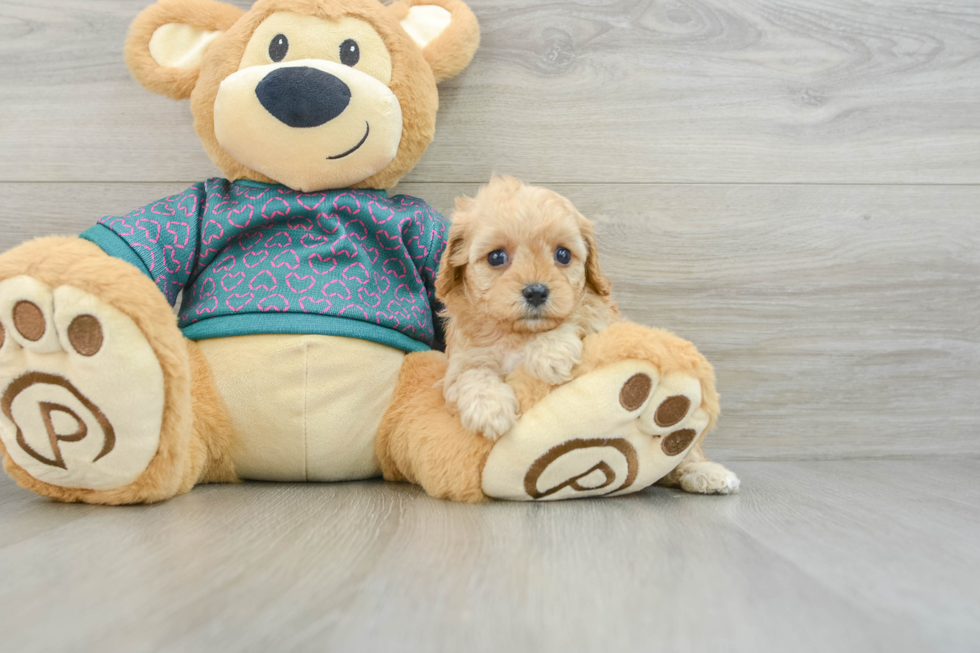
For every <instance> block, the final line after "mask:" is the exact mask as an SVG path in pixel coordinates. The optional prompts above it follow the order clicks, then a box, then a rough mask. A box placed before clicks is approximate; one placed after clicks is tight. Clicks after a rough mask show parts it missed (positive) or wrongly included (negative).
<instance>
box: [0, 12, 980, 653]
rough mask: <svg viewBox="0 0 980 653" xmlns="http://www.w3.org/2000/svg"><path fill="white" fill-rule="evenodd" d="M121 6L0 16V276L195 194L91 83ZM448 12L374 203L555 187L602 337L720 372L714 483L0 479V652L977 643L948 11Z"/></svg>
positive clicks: (965, 191) (976, 44) (970, 157)
mask: <svg viewBox="0 0 980 653" xmlns="http://www.w3.org/2000/svg"><path fill="white" fill-rule="evenodd" d="M149 1H150V0H0V153H2V154H3V156H0V197H2V201H0V227H2V228H0V251H3V250H6V249H8V248H10V247H12V246H14V245H16V244H17V243H19V242H21V241H23V240H24V239H27V238H30V237H35V236H41V235H46V234H51V233H62V234H75V233H78V232H80V231H81V230H83V229H85V228H87V227H88V226H90V225H91V224H92V222H93V221H94V220H95V219H96V218H98V217H99V216H101V215H104V214H113V213H124V212H127V211H129V210H131V209H132V208H134V207H137V206H140V205H143V204H145V203H147V202H150V201H153V200H155V199H158V198H159V197H163V196H165V195H168V194H171V193H173V192H176V191H179V190H182V189H184V188H185V187H186V186H188V185H189V184H191V183H193V182H196V181H200V180H201V179H204V178H206V177H209V176H214V175H216V174H217V171H216V169H215V168H214V166H213V165H212V164H211V163H210V161H209V160H208V159H207V157H206V156H205V154H204V153H203V151H202V148H201V146H200V144H199V143H198V141H197V138H196V136H195V135H194V132H193V129H192V126H191V117H190V115H189V112H188V109H187V105H186V103H173V102H170V101H168V100H166V99H164V98H161V97H158V96H154V95H152V94H150V93H148V92H146V91H144V90H142V89H141V88H139V87H138V85H137V84H136V83H135V82H133V81H132V80H131V79H130V78H129V76H128V73H127V72H126V69H125V66H124V64H123V62H122V43H123V39H124V36H125V32H126V28H127V26H128V24H129V22H130V21H131V20H132V18H133V17H134V16H135V15H136V14H137V13H138V11H139V10H140V9H141V8H143V7H144V6H146V4H148V3H149ZM234 4H238V5H240V6H243V7H245V6H247V4H248V3H247V2H245V1H243V0H235V1H234ZM470 4H471V6H472V7H473V8H474V11H475V12H476V13H477V15H478V18H479V19H480V21H481V25H482V29H483V42H482V46H481V49H480V51H479V52H478V54H477V57H476V59H475V61H474V63H473V65H472V66H471V68H470V69H468V70H467V71H466V72H465V73H464V74H463V75H461V76H460V77H459V78H457V79H454V80H451V81H449V82H447V83H445V84H444V85H443V86H442V88H441V111H440V114H439V120H438V126H437V134H436V140H435V142H434V143H433V145H432V146H431V147H430V148H429V151H428V152H427V154H426V155H425V157H424V158H423V159H422V161H421V162H420V164H419V165H418V166H417V168H416V169H415V170H414V171H413V172H412V173H411V174H410V175H409V177H408V178H407V179H406V182H405V183H403V184H402V185H401V186H399V188H398V189H397V191H398V192H403V193H409V194H414V195H418V196H420V197H422V198H425V199H427V200H428V201H430V202H431V203H432V204H433V205H434V206H435V207H436V208H438V209H440V210H442V211H446V212H448V211H449V210H450V209H451V207H452V205H453V198H454V197H455V196H457V195H459V194H463V193H472V192H473V191H474V190H475V189H476V188H477V186H478V185H479V184H480V183H482V182H485V181H486V179H487V178H488V177H489V175H490V173H491V172H492V171H495V170H496V171H499V172H506V173H510V174H514V175H517V176H519V177H522V178H524V179H526V180H528V181H532V182H537V183H543V184H546V185H549V186H551V187H553V188H555V189H556V190H558V191H559V192H562V193H564V194H566V195H568V196H569V197H570V198H571V199H572V200H573V201H574V202H575V203H576V204H577V205H578V206H579V207H580V208H581V209H582V210H583V212H584V213H586V215H588V216H590V217H592V218H593V219H594V220H595V221H596V223H597V232H598V234H599V240H600V247H601V255H602V260H603V265H604V268H605V269H606V270H607V272H608V274H609V276H610V277H611V279H612V280H613V282H614V286H615V289H616V292H617V295H618V298H619V300H620V303H621V305H622V306H623V308H624V309H625V311H626V313H627V314H628V315H629V316H630V317H632V318H633V319H635V320H637V321H639V322H643V323H645V324H650V325H655V326H662V327H666V328H669V329H672V330H674V331H676V332H677V333H679V334H680V335H682V336H685V337H687V338H689V339H691V340H692V341H694V342H695V343H696V344H697V345H698V346H699V348H701V349H702V350H703V351H704V352H705V353H706V354H707V356H708V357H709V358H710V359H711V360H712V362H713V363H714V364H715V366H716V369H717V372H718V379H719V389H720V390H721V392H722V405H723V416H722V420H721V423H720V428H719V430H718V431H717V433H716V434H714V435H713V436H712V438H711V439H710V440H709V442H708V449H709V451H710V452H712V453H713V454H714V455H715V456H716V457H717V458H718V459H720V460H722V461H724V462H726V463H729V464H730V465H731V466H732V467H733V468H734V469H735V470H736V471H737V472H738V473H740V474H741V476H742V480H743V485H742V487H743V490H742V492H741V494H739V495H738V496H734V497H725V498H719V497H693V496H686V495H683V494H679V493H675V492H671V491H667V490H662V489H652V490H649V491H646V492H644V493H641V494H639V495H637V496H634V497H629V498H623V499H617V500H614V501H582V502H569V503H564V504H561V505H542V506H527V505H513V504H493V505H488V506H478V507H471V506H457V505H451V504H446V503H442V502H438V501H433V500H430V499H428V498H427V497H425V496H424V495H423V494H421V493H420V492H419V491H418V490H417V489H415V488H411V487H408V486H402V485H386V484H383V483H380V482H371V483H358V484H339V485H317V486H314V485H308V486H300V485H272V484H246V485H243V486H231V487H203V488H198V489H196V490H194V491H193V492H191V493H190V494H189V495H187V496H184V497H181V498H179V499H176V500H173V501H170V502H167V503H164V504H161V505H157V506H150V507H139V508H100V507H92V506H66V505H57V504H53V503H49V502H47V501H45V500H43V499H40V498H38V497H36V496H33V495H31V494H30V493H28V492H26V491H24V490H21V489H19V488H17V487H16V486H14V485H13V483H12V482H11V481H10V480H9V479H6V478H3V479H0V578H2V579H3V582H2V583H0V607H2V612H0V632H2V638H3V639H2V640H0V641H2V644H0V650H11V651H32V650H37V651H49V650H71V651H84V650H124V651H141V650H147V651H150V650H152V651H157V650H174V651H196V650H249V651H251V650H254V651H270V650H275V651H280V650H281V651H289V650H324V649H328V650H357V651H374V650H378V651H381V650H386V651H387V650H405V651H453V652H455V651H461V650H466V651H483V650H488V651H489V650H494V651H497V650H505V651H535V652H542V651H552V650H554V651H584V650H590V651H603V652H604V651H615V650H626V651H633V650H636V651H649V650H666V651H681V652H683V651H707V650H721V651H728V650H732V651H749V650H751V651H753V652H761V653H766V652H768V651H794V652H797V651H798V652H803V651H820V652H823V651H877V650H882V651H886V650H887V651H980V589H978V588H980V545H978V542H980V511H978V509H977V507H976V506H977V505H978V500H980V490H978V489H977V487H978V484H977V483H976V480H975V479H976V478H977V477H978V476H980V410H978V409H977V397H978V396H980V292H978V289H980V4H977V3H976V2H974V1H973V0H948V1H945V2H943V3H922V2H914V1H913V0H862V1H859V0H786V1H785V2H778V3H774V2H769V1H767V0H700V1H687V0H667V1H660V0H557V1H556V0H472V2H471V3H470Z"/></svg>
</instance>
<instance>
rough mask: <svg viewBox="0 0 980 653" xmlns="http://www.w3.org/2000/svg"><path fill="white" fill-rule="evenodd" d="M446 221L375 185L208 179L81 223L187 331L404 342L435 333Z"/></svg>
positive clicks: (428, 342) (421, 344) (416, 342)
mask: <svg viewBox="0 0 980 653" xmlns="http://www.w3.org/2000/svg"><path fill="white" fill-rule="evenodd" d="M445 230H446V221H445V219H443V218H442V216H440V215H439V214H438V213H437V212H436V211H434V210H433V209H432V208H431V207H429V205H428V204H426V203H425V202H423V201H422V200H419V199H417V198H414V197H409V196H407V195H397V196H395V197H391V198H389V197H388V196H387V194H386V193H385V192H384V191H344V192H328V193H310V194H305V193H298V192H296V191H292V190H290V189H288V188H285V187H283V186H270V185H267V184H260V183H256V182H247V181H240V182H228V181H227V180H223V179H211V180H208V181H206V182H204V183H201V184H195V185H194V186H192V187H191V188H189V189H187V190H186V191H184V192H183V193H180V194H178V195H174V196H171V197H168V198H166V199H163V200H160V201H159V202H155V203H153V204H150V205H147V206H145V207H143V208H140V209H137V210H135V211H133V212H131V213H129V214H127V215H125V216H107V217H104V218H102V219H101V220H100V221H99V223H98V225H97V226H95V227H93V228H91V229H89V230H88V231H86V232H85V233H83V234H82V238H85V239H87V240H91V241H92V242H94V243H96V244H98V245H99V246H100V247H102V248H103V249H104V250H105V251H106V252H107V253H109V254H112V255H114V256H118V257H120V258H124V259H126V260H128V261H130V262H132V263H134V264H135V265H137V266H138V267H140V268H141V269H142V270H143V271H144V272H145V273H146V274H147V275H148V276H149V277H150V278H152V279H153V280H154V282H155V283H156V285H157V287H158V288H159V289H160V291H161V292H162V293H163V294H164V296H165V297H166V298H167V301H169V302H171V303H173V302H174V301H175V300H176V298H177V294H178V293H179V292H181V291H183V292H184V294H183V302H182V304H181V308H180V313H179V316H180V321H179V325H180V327H181V329H183V331H184V334H185V335H186V336H187V337H189V338H191V339H192V340H203V339H206V338H214V337H225V336H233V335H246V334H255V333H319V334H325V335H343V336H350V337H359V338H363V339H365V340H371V341H374V342H379V343H381V344H385V345H388V346H392V347H396V348H398V349H402V350H403V351H419V350H422V349H426V348H428V347H431V346H432V345H433V344H434V343H435V342H436V341H437V340H438V339H439V334H438V333H437V327H438V318H436V317H435V316H434V311H433V307H434V306H435V294H434V293H435V289H434V280H435V275H436V271H437V269H438V261H439V257H440V256H441V254H442V249H443V234H444V233H445Z"/></svg>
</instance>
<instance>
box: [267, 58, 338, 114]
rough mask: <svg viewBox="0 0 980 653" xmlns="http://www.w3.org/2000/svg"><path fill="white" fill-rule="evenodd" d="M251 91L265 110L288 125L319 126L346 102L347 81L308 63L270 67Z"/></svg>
mask: <svg viewBox="0 0 980 653" xmlns="http://www.w3.org/2000/svg"><path fill="white" fill-rule="evenodd" d="M255 94H256V95H257V96H258V98H259V102H261V103H262V106H264V107H265V108H266V111H268V112H269V113H271V114H272V115H273V116H275V117H276V119H278V120H279V121H280V122H282V123H284V124H286V125H289V126H290V127H319V126H320V125H322V124H324V123H327V122H329V121H331V120H333V119H334V118H336V117H337V116H339V115H340V114H342V113H343V112H344V109H346V108H347V105H348V104H350V87H348V86H347V84H345V83H344V82H343V81H341V80H340V79H339V78H338V77H335V76H334V75H331V74H330V73H328V72H324V71H322V70H318V69H316V68H310V67H309V66H290V67H287V68H277V69H276V70H273V71H272V72H271V73H269V74H268V75H266V76H265V77H264V78H263V79H262V81H261V82H259V84H258V86H256V87H255Z"/></svg>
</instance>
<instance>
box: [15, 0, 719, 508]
mask: <svg viewBox="0 0 980 653" xmlns="http://www.w3.org/2000/svg"><path fill="white" fill-rule="evenodd" d="M478 42H479V27H478V25H477V21H476V19H475V17H474V16H473V14H472V13H471V12H470V10H469V9H468V8H467V7H466V6H465V5H464V4H463V3H462V2H459V1H458V0H402V1H400V2H397V3H395V4H393V5H390V6H385V5H382V4H381V3H379V2H377V0H259V1H258V2H256V3H255V5H254V6H253V7H252V8H251V9H250V10H249V11H247V12H245V11H242V10H240V9H238V8H236V7H233V6H230V5H226V4H222V3H219V2H215V1H214V0H159V2H157V3H156V4H154V5H152V6H150V7H149V8H147V9H146V10H145V11H144V12H143V13H142V14H141V15H140V16H139V17H138V18H137V19H136V20H135V21H134V23H133V25H132V28H131V31H130V35H129V38H128V41H127V44H126V61H127V63H128V65H129V68H130V70H131V71H132V73H133V75H134V77H135V78H136V79H137V80H138V81H139V82H140V83H141V84H142V85H143V86H145V87H146V88H147V89H149V90H151V91H154V92H157V93H160V94H163V95H166V96H167V97H169V98H172V99H175V100H180V99H190V107H191V111H192V113H193V116H194V128H195V130H196V131H197V133H198V135H199V137H200V139H201V141H202V143H203V144H204V147H205V149H206V150H207V152H208V154H209V156H210V157H211V159H212V160H213V161H214V163H215V164H216V165H217V166H218V168H219V169H220V170H221V172H222V173H223V175H224V178H216V179H210V180H207V181H205V182H202V183H200V184H195V185H194V186H192V187H191V188H189V189H188V190H187V191H185V192H183V193H180V194H178V195H175V196H172V197H169V198H165V199H163V200H160V201H159V202H156V203H153V204H150V205H148V206H146V207H143V208H140V209H137V210H135V211H133V212H132V213H130V214H128V215H125V216H107V217H105V218H103V219H102V220H100V221H99V222H98V224H96V225H95V226H93V227H92V228H91V229H89V230H88V231H86V232H85V233H83V234H82V236H81V237H80V238H57V237H52V238H42V239H39V240H36V241H33V242H29V243H25V244H23V245H21V246H19V247H17V248H15V249H13V250H11V251H9V252H7V253H5V254H3V255H2V256H0V341H2V345H0V440H2V453H3V455H4V458H3V462H4V469H5V470H6V471H7V473H8V474H10V475H11V476H12V477H13V478H14V479H16V481H17V482H18V483H19V484H20V485H21V486H23V487H25V488H28V489H30V490H33V491H34V492H37V493H38V494H41V495H44V496H47V497H51V498H53V499H58V500H62V501H82V502H88V503H103V504H130V503H141V502H153V501H160V500H163V499H167V498H169V497H173V496H175V495H178V494H181V493H184V492H187V491H188V490H190V489H191V488H192V487H193V486H194V485H195V484H198V483H215V482H235V481H237V480H240V479H263V480H279V481H334V480H349V479H360V478H368V477H372V476H377V475H383V476H384V477H385V478H386V479H389V480H400V481H410V482H413V483H417V484H419V485H421V486H422V487H423V488H424V489H425V490H426V491H427V492H428V493H429V494H431V495H433V496H436V497H444V498H449V499H453V500H457V501H469V502H475V501H482V500H485V499H486V498H487V497H495V498H502V499H515V500H532V499H561V498H570V497H578V496H613V495H620V494H626V493H630V492H635V491H638V490H641V489H643V488H645V487H647V486H649V485H651V484H652V483H654V482H656V481H658V480H660V481H661V483H663V484H667V485H673V486H678V487H682V488H683V489H685V490H688V491H693V492H722V493H726V492H730V491H733V490H734V489H736V488H737V483H738V481H737V478H735V476H734V475H733V474H731V473H730V472H728V471H727V470H725V469H724V468H723V467H721V466H720V465H717V464H715V463H711V462H708V461H706V460H705V458H704V456H703V455H702V453H701V449H700V441H701V439H702V437H703V435H704V433H705V432H706V431H707V430H709V429H710V428H711V427H712V426H713V425H714V423H715V420H716V418H717V415H718V395H717V393H716V392H715V388H714V375H713V371H712V368H711V366H710V365H709V364H708V363H707V361H706V360H705V359H704V358H703V357H702V356H701V355H700V354H699V353H698V352H697V351H696V350H695V348H694V347H693V346H692V345H691V344H690V343H688V342H685V341H683V340H681V339H679V338H676V337H674V336H672V335H670V334H668V333H665V332H663V331H658V330H654V329H648V328H644V327H641V326H637V325H632V324H620V325H616V326H614V327H611V328H609V329H607V330H605V331H603V332H601V333H599V334H597V335H594V336H590V337H589V338H587V339H586V342H585V345H584V350H583V358H582V363H581V365H579V366H578V368H577V369H576V370H575V378H574V379H573V380H572V381H571V382H569V383H567V384H565V385H562V386H560V387H557V388H551V387H549V386H547V385H546V384H544V383H543V382H541V381H538V380H536V379H534V378H532V377H530V376H529V375H527V374H525V373H524V372H523V370H522V369H521V368H518V370H517V371H515V372H514V373H513V374H512V375H511V377H510V378H509V379H508V381H509V382H510V383H511V384H512V385H513V386H514V387H515V388H516V392H517V395H518V398H519V400H520V402H521V411H522V418H521V419H520V421H519V422H518V424H517V426H515V428H514V429H513V430H512V431H511V432H509V433H508V434H506V435H505V436H504V437H502V438H501V439H500V440H499V441H498V442H496V443H494V442H491V441H490V440H487V439H485V438H483V437H481V436H479V435H476V434H473V433H470V432H468V431H466V430H465V429H463V428H462V426H461V425H460V423H459V420H458V418H456V417H454V416H452V415H450V414H449V413H448V412H447V410H446V407H445V405H444V400H443V397H442V389H441V387H440V385H439V382H440V380H441V378H442V376H443V374H444V372H445V367H446V363H445V357H444V355H443V354H442V353H440V352H439V351H437V349H438V347H439V343H440V338H441V336H440V329H439V320H438V318H436V317H435V316H434V305H435V299H434V295H433V293H434V278H435V274H436V271H437V268H438V263H439V260H440V256H441V255H442V252H443V249H444V247H445V243H444V239H445V234H446V221H445V220H444V219H443V218H442V217H441V216H439V215H438V214H437V213H436V212H435V211H433V210H432V209H431V208H430V207H429V206H428V205H426V204H425V203H424V202H423V201H421V200H419V199H416V198H412V197H407V196H402V195H396V196H389V195H388V193H387V192H386V189H391V188H392V187H394V186H395V185H396V184H397V183H398V181H399V180H400V179H401V178H402V177H403V176H404V175H405V174H406V173H407V172H408V171H409V170H411V168H412V167H413V166H414V165H415V164H416V162H418V160H419V159H420V158H421V156H422V154H423V153H424V151H425V149H426V147H427V146H428V144H429V142H430V141H431V140H432V137H433V134H434V128H435V118H436V111H437V108H438V94H437V87H436V84H437V83H438V82H439V81H441V80H444V79H448V78H450V77H452V76H454V75H456V74H458V73H459V72H460V71H462V70H463V69H464V68H465V67H466V66H467V65H468V63H469V62H470V60H471V58H472V56H473V54H474V52H475V50H476V48H477V45H478ZM178 293H182V298H183V299H182V303H181V308H180V311H179V314H178V315H177V316H176V318H175V316H174V313H173V311H172V309H171V305H172V303H173V302H174V301H175V300H176V299H177V296H178Z"/></svg>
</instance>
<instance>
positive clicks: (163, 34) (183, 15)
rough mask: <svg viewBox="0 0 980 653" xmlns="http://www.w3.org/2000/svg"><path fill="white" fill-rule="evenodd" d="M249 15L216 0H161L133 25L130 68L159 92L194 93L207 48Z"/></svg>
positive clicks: (170, 94) (179, 97) (128, 43)
mask: <svg viewBox="0 0 980 653" xmlns="http://www.w3.org/2000/svg"><path fill="white" fill-rule="evenodd" d="M244 13H245V12H243V11H242V10H241V9H239V8H238V7H233V6H232V5H227V4H224V3H223V2H216V1H215V0H159V2H157V3H156V4H154V5H151V6H149V7H147V8H146V9H144V10H143V12H142V13H140V15H139V16H137V17H136V20H134V21H133V24H132V25H130V27H129V36H128V37H127V38H126V65H127V66H129V72H130V73H132V75H133V77H135V78H136V81H138V82H139V83H140V84H142V85H143V87H144V88H146V89H147V90H150V91H153V92H154V93H159V94H161V95H166V96H167V97H169V98H171V99H173V100H183V99H186V98H188V97H190V95H191V91H193V90H194V86H195V85H196V84H197V76H198V73H200V71H201V59H202V58H203V56H204V51H205V50H207V48H208V46H209V45H211V43H212V42H213V41H214V40H215V39H216V38H218V37H219V36H221V35H222V34H223V33H224V32H225V31H226V30H227V29H228V28H229V27H231V26H232V25H234V24H235V22H236V21H237V20H238V19H239V18H241V16H242V15H243V14H244Z"/></svg>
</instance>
